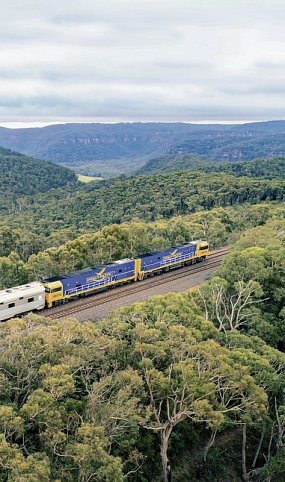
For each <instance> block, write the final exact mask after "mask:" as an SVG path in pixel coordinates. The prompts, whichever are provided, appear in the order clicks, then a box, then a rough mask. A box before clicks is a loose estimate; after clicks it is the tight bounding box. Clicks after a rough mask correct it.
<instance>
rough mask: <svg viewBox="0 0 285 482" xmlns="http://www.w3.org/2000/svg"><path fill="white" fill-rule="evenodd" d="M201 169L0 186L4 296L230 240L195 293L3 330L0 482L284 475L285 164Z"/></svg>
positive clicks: (218, 481) (199, 481)
mask: <svg viewBox="0 0 285 482" xmlns="http://www.w3.org/2000/svg"><path fill="white" fill-rule="evenodd" d="M2 154H3V155H5V156H6V157H7V155H8V156H10V154H9V152H8V153H7V152H3V153H2ZM13 155H14V154H13ZM195 162H196V161H195ZM201 162H202V164H201V165H200V164H199V163H200V160H199V162H198V164H197V163H196V164H195V165H192V166H191V167H189V166H188V170H185V171H175V172H165V173H162V174H161V173H158V174H155V175H148V176H143V175H139V176H133V177H130V178H125V177H122V178H120V179H116V180H110V181H103V182H92V183H90V184H88V185H82V184H80V183H78V182H77V180H76V178H75V177H73V175H72V174H71V176H70V178H69V177H68V176H67V175H66V176H65V174H64V171H60V173H61V175H62V177H60V178H57V179H58V181H56V182H62V184H58V185H56V183H55V184H52V185H50V186H49V187H48V188H46V186H47V184H45V186H42V187H40V188H38V189H37V190H36V189H34V188H33V185H34V186H41V185H40V183H39V184H37V182H35V183H34V184H33V183H32V181H31V182H30V191H27V192H22V190H21V188H19V189H18V190H17V184H15V190H14V191H11V193H10V194H9V190H7V186H6V185H3V186H1V185H0V194H1V195H2V196H3V203H2V204H1V222H0V282H1V289H3V288H7V287H11V286H15V285H18V284H21V283H26V282H28V281H33V280H40V279H41V278H42V277H45V276H51V275H58V274H63V273H66V272H70V271H73V270H76V269H81V268H84V267H86V266H90V265H95V264H96V263H104V262H109V261H112V260H116V259H120V258H124V257H126V256H136V255H138V254H141V253H143V252H146V251H149V250H156V249H161V248H164V247H167V246H170V245H175V244H181V243H183V242H186V241H189V240H193V239H207V240H208V241H209V244H210V248H211V249H215V248H218V247H221V246H224V245H230V246H231V250H230V254H229V255H228V256H227V257H226V258H225V260H224V261H223V263H222V265H221V266H220V268H219V269H218V270H217V271H216V272H215V274H214V276H212V277H211V278H210V279H209V280H208V281H207V282H206V283H204V284H203V285H201V286H199V287H197V288H195V289H192V290H190V291H188V292H185V293H178V294H168V295H165V296H160V297H153V298H151V299H149V300H148V301H146V302H144V303H137V304H135V305H132V306H129V307H127V308H122V309H120V310H118V311H116V312H113V313H112V314H111V315H109V316H108V317H107V318H105V319H102V320H100V321H97V322H96V323H94V322H92V320H91V321H90V322H88V323H84V324H80V323H79V322H77V321H76V320H75V319H66V320H64V321H58V322H56V321H50V320H48V319H47V318H44V317H43V316H38V315H35V314H29V315H27V316H25V317H24V318H22V319H13V320H9V321H7V322H4V323H2V324H1V325H0V331H1V350H0V384H1V392H0V397H1V404H0V481H3V482H38V481H42V482H77V481H79V482H90V481H97V482H127V481H130V482H160V481H161V480H164V482H166V481H167V477H168V476H167V467H168V463H170V466H171V473H172V481H173V482H185V481H187V482H190V481H191V482H230V481H233V482H283V481H284V478H285V446H284V443H285V398H284V396H285V199H284V197H285V180H284V170H283V167H282V166H284V159H281V158H279V159H276V160H274V161H273V160H272V161H270V162H271V163H272V167H271V168H270V167H269V161H260V162H259V161H252V162H249V163H247V164H242V163H234V164H229V163H225V164H222V163H221V164H220V165H219V164H218V163H217V166H216V163H213V169H212V170H211V169H210V167H209V166H208V165H206V164H203V162H204V161H201ZM15 166H16V164H15ZM201 166H202V167H201ZM218 168H219V169H218ZM15 169H16V167H15ZM59 169H61V168H59ZM215 170H217V171H218V172H214V171H215ZM212 171H213V172H212ZM23 172H24V170H23ZM17 175H18V174H17ZM33 175H35V176H36V169H35V170H34V174H33ZM39 175H40V176H42V179H43V180H44V176H43V175H42V174H39ZM19 179H20V178H19ZM52 179H53V176H52V175H51V176H50V177H49V176H47V178H46V181H45V183H48V182H51V183H52V182H53V181H52ZM60 179H61V180H60ZM64 180H65V181H66V182H65V181H64ZM9 182H10V184H11V185H12V184H13V176H12V173H11V177H10V180H9ZM5 193H6V195H4V194H5Z"/></svg>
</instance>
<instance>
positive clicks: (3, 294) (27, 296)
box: [0, 282, 45, 321]
mask: <svg viewBox="0 0 285 482" xmlns="http://www.w3.org/2000/svg"><path fill="white" fill-rule="evenodd" d="M44 307H45V288H44V286H43V285H42V284H41V283H36V282H33V283H29V284H26V285H22V286H16V287H14V288H10V289H7V290H2V291H0V321H4V320H8V319H9V318H13V317H15V316H17V315H21V314H23V313H27V312H28V311H32V310H42V309H43V308H44Z"/></svg>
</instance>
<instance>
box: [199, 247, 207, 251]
mask: <svg viewBox="0 0 285 482" xmlns="http://www.w3.org/2000/svg"><path fill="white" fill-rule="evenodd" d="M208 247H209V246H202V247H201V248H200V251H204V250H205V249H208Z"/></svg>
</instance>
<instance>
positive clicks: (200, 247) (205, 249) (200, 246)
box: [197, 241, 209, 260]
mask: <svg viewBox="0 0 285 482" xmlns="http://www.w3.org/2000/svg"><path fill="white" fill-rule="evenodd" d="M208 256H209V244H208V242H207V241H199V242H198V243H197V258H199V259H201V260H202V259H207V257H208Z"/></svg>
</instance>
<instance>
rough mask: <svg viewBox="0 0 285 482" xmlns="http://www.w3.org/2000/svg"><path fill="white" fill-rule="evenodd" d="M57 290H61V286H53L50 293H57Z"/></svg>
mask: <svg viewBox="0 0 285 482" xmlns="http://www.w3.org/2000/svg"><path fill="white" fill-rule="evenodd" d="M58 291H61V288H54V289H53V290H51V293H57V292H58Z"/></svg>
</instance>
